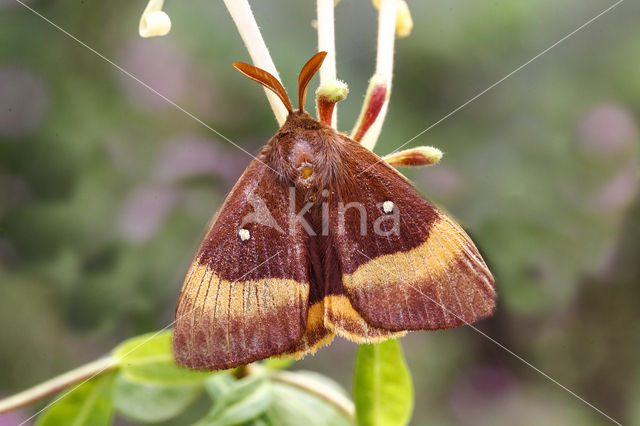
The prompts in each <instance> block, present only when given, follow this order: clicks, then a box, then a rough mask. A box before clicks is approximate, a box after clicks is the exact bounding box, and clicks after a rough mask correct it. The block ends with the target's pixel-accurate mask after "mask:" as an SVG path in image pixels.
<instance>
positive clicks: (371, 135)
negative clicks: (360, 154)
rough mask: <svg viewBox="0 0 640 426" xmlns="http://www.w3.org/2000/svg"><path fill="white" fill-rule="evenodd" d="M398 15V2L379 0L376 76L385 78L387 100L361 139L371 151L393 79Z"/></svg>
mask: <svg viewBox="0 0 640 426" xmlns="http://www.w3.org/2000/svg"><path fill="white" fill-rule="evenodd" d="M397 14H398V0H380V10H379V11H378V54H377V57H376V74H377V75H380V76H382V77H384V78H385V80H386V83H387V100H386V101H385V103H384V105H383V106H382V109H381V110H380V113H379V114H378V118H377V119H376V121H375V122H374V123H373V124H372V125H371V127H370V128H369V130H368V131H367V133H366V134H365V135H364V137H363V138H362V145H364V146H365V147H366V148H368V149H370V150H372V151H373V148H374V147H375V146H376V142H377V141H378V137H379V136H380V132H381V131H382V124H383V123H384V119H385V117H386V115H387V109H388V107H389V96H390V94H391V80H392V78H393V50H394V45H395V40H396V17H397Z"/></svg>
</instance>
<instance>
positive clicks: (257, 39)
mask: <svg viewBox="0 0 640 426" xmlns="http://www.w3.org/2000/svg"><path fill="white" fill-rule="evenodd" d="M224 4H225V5H226V6H227V9H228V10H229V14H230V15H231V17H232V18H233V22H235V24H236V27H238V32H239V33H240V37H242V41H243V42H244V45H245V46H246V47H247V50H248V51H249V56H251V60H252V61H253V65H254V66H256V67H258V68H262V69H263V70H265V71H267V72H269V73H271V74H273V76H274V77H276V78H277V79H278V80H280V76H279V75H278V70H277V69H276V66H275V64H274V63H273V59H271V55H270V54H269V49H267V45H266V44H265V42H264V39H263V38H262V35H261V34H260V28H258V24H257V22H256V19H255V18H254V16H253V12H252V11H251V6H249V2H248V1H247V0H224ZM264 91H265V93H266V95H267V99H268V100H269V104H270V105H271V109H272V110H273V113H274V114H275V116H276V120H278V124H279V125H281V126H282V124H283V123H284V122H285V120H286V119H287V115H288V112H287V109H286V108H285V107H284V105H282V101H280V98H278V96H277V95H276V94H275V93H273V92H271V90H269V89H266V88H265V89H264Z"/></svg>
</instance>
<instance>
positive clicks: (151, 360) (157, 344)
mask: <svg viewBox="0 0 640 426" xmlns="http://www.w3.org/2000/svg"><path fill="white" fill-rule="evenodd" d="M113 355H114V356H116V357H117V358H118V359H119V365H120V368H121V370H122V374H124V375H126V376H128V377H129V378H130V379H132V380H134V381H144V382H148V383H151V384H156V385H161V386H174V385H186V384H194V383H198V382H202V381H203V380H204V379H206V378H207V377H210V376H211V374H212V373H211V372H202V371H193V370H188V369H186V368H182V367H179V366H178V365H176V364H175V362H174V360H173V353H172V350H171V332H170V331H163V332H160V333H148V334H144V335H142V336H137V337H134V338H132V339H129V340H126V341H124V342H123V343H121V344H120V345H118V346H117V347H116V348H115V349H114V350H113Z"/></svg>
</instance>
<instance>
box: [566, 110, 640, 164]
mask: <svg viewBox="0 0 640 426" xmlns="http://www.w3.org/2000/svg"><path fill="white" fill-rule="evenodd" d="M636 130H637V129H636V124H635V122H634V120H633V117H632V116H631V114H630V113H629V112H628V111H627V110H626V109H625V108H623V107H621V106H618V105H613V104H602V105H598V106H596V107H594V108H592V109H591V110H589V111H588V112H587V113H586V114H585V116H584V118H583V120H582V122H581V123H580V127H579V133H580V139H581V140H582V143H583V146H584V148H585V149H586V150H588V151H589V152H591V153H593V154H596V155H601V154H605V155H613V154H617V153H619V152H621V151H623V150H624V149H625V148H627V147H628V146H629V145H630V144H631V143H632V142H633V139H635V138H636Z"/></svg>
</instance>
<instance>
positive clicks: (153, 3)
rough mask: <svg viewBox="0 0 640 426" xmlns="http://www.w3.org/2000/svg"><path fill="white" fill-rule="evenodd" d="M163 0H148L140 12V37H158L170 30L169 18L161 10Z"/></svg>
mask: <svg viewBox="0 0 640 426" xmlns="http://www.w3.org/2000/svg"><path fill="white" fill-rule="evenodd" d="M163 4H164V0H149V3H148V4H147V7H146V8H145V9H144V12H142V17H141V18H140V25H139V27H138V32H139V34H140V37H145V38H147V37H158V36H163V35H167V34H168V33H169V31H170V30H171V19H170V18H169V15H167V14H166V13H165V12H164V11H163V10H162V6H163Z"/></svg>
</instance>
